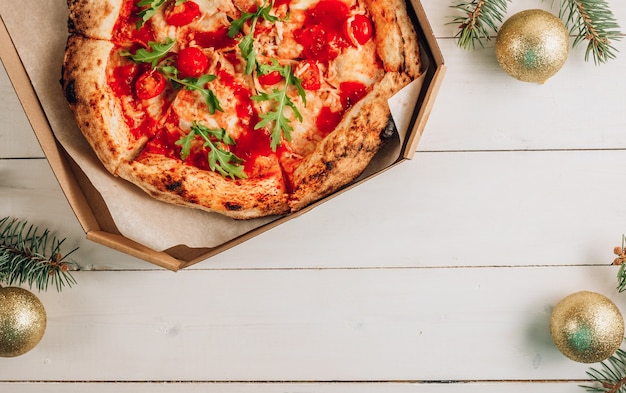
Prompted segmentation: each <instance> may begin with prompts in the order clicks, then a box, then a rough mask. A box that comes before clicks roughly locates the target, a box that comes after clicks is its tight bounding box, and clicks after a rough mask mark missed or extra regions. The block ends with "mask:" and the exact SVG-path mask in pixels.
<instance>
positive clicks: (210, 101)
mask: <svg viewBox="0 0 626 393" xmlns="http://www.w3.org/2000/svg"><path fill="white" fill-rule="evenodd" d="M159 71H161V73H163V75H165V77H167V78H168V79H169V80H171V81H172V82H174V83H176V84H178V85H180V86H183V87H184V88H185V89H187V90H196V91H199V92H200V94H202V96H203V97H204V101H205V102H206V104H207V106H208V107H209V113H211V114H214V113H215V111H216V110H218V111H220V112H224V109H222V106H221V105H220V102H219V100H218V99H217V96H216V95H215V93H213V91H212V90H211V89H207V88H206V87H205V85H206V84H207V83H209V82H211V81H214V80H215V78H217V77H216V76H215V75H212V74H206V75H202V76H200V77H198V78H191V77H188V78H179V76H178V69H177V68H176V67H174V66H172V65H167V66H163V67H160V68H159Z"/></svg>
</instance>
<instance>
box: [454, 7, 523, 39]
mask: <svg viewBox="0 0 626 393" xmlns="http://www.w3.org/2000/svg"><path fill="white" fill-rule="evenodd" d="M508 1H511V0H467V1H459V2H457V3H456V4H454V5H452V6H451V8H453V9H456V10H459V11H461V12H462V13H463V14H464V15H463V16H456V17H454V18H453V19H452V22H450V23H453V24H458V25H459V29H460V30H459V32H458V33H457V34H456V35H455V36H454V37H455V38H456V39H457V43H458V45H459V46H460V47H461V48H463V49H474V48H475V46H476V45H475V43H476V42H478V43H479V44H480V46H482V47H484V45H483V39H485V40H487V41H488V40H490V39H491V37H490V32H494V33H496V32H497V31H498V26H497V24H499V23H502V19H503V18H504V14H505V13H506V8H507V2H508Z"/></svg>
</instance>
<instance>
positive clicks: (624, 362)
mask: <svg viewBox="0 0 626 393" xmlns="http://www.w3.org/2000/svg"><path fill="white" fill-rule="evenodd" d="M600 365H601V367H600V368H593V367H592V368H590V369H589V371H587V375H588V376H589V377H591V378H592V379H593V381H594V382H595V384H594V385H580V387H582V388H585V389H586V390H587V391H588V392H604V393H626V352H625V351H623V350H622V349H618V350H617V352H615V354H613V355H612V356H611V357H610V358H608V359H607V360H605V361H604V362H602V363H600Z"/></svg>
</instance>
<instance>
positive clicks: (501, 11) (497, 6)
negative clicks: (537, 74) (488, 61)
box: [450, 0, 623, 64]
mask: <svg viewBox="0 0 626 393" xmlns="http://www.w3.org/2000/svg"><path fill="white" fill-rule="evenodd" d="M510 1H511V0H460V1H457V2H456V3H455V4H453V5H452V6H451V8H453V9H455V10H457V11H460V12H461V15H458V16H454V17H453V19H452V22H450V23H452V24H457V25H459V31H458V32H457V34H456V35H455V38H456V39H457V43H458V45H459V47H461V48H463V49H474V48H475V47H476V43H478V44H480V46H482V47H484V44H483V41H488V40H490V39H491V35H492V34H496V33H497V32H498V29H499V25H500V23H501V22H502V20H503V19H504V15H505V14H506V10H507V3H508V2H510ZM556 1H557V0H553V5H554V2H556ZM559 17H560V18H561V19H562V20H564V24H565V26H566V27H567V28H568V29H569V32H570V34H572V35H574V40H573V42H572V47H576V46H578V45H579V44H580V43H582V42H583V41H587V50H586V51H585V61H588V60H589V57H590V56H591V57H593V61H594V63H595V64H601V63H606V62H607V61H608V60H610V59H614V58H615V57H616V53H617V52H618V50H617V49H616V48H615V47H614V46H613V44H612V42H614V41H617V40H620V39H622V37H623V34H622V33H621V32H620V30H619V29H620V27H619V25H618V23H617V20H616V18H615V16H614V15H613V12H612V11H611V9H610V8H609V5H608V2H607V0H559Z"/></svg>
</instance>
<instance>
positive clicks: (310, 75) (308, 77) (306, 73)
mask: <svg viewBox="0 0 626 393" xmlns="http://www.w3.org/2000/svg"><path fill="white" fill-rule="evenodd" d="M294 73H295V75H296V76H297V77H298V78H300V79H301V82H300V83H301V84H302V88H303V89H305V90H318V89H319V88H320V87H322V82H321V78H320V69H319V67H318V66H317V64H316V63H315V62H314V61H307V60H305V61H302V62H300V63H298V65H297V66H296V69H295V72H294Z"/></svg>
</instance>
